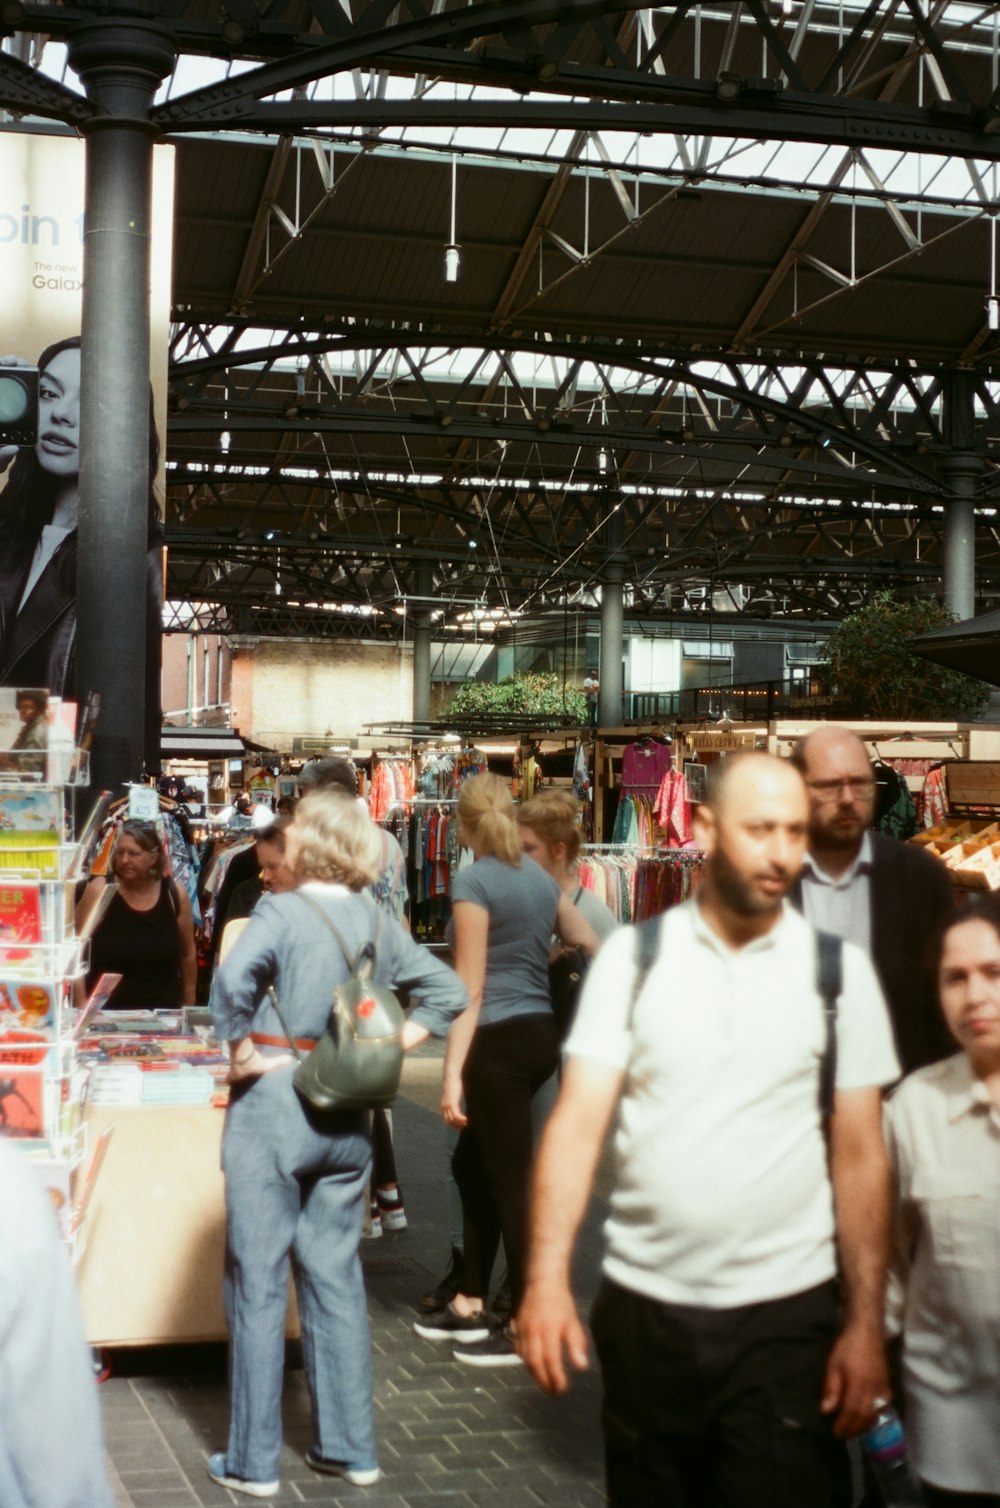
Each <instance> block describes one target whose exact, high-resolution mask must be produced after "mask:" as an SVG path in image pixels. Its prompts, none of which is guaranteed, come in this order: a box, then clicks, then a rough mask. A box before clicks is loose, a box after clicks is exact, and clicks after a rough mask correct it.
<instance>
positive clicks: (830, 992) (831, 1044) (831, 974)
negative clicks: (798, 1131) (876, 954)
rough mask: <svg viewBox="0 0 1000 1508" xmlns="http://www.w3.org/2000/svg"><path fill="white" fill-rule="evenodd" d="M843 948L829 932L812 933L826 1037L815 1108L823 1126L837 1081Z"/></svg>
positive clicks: (826, 1119)
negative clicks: (838, 1005) (817, 1107)
mask: <svg viewBox="0 0 1000 1508" xmlns="http://www.w3.org/2000/svg"><path fill="white" fill-rule="evenodd" d="M843 956H844V948H843V944H842V942H841V940H840V938H839V937H835V936H834V934H833V933H832V932H819V931H817V933H816V988H817V990H818V991H819V994H820V998H821V999H822V1001H823V1023H824V1027H825V1030H826V1038H825V1041H824V1044H823V1056H822V1058H821V1060H820V1065H819V1111H820V1115H821V1116H822V1118H823V1123H824V1125H825V1124H826V1122H827V1121H828V1120H829V1117H830V1116H831V1115H832V1114H833V1095H834V1089H835V1087H836V1083H837V1002H838V1000H839V998H840V992H841V990H842V988H843Z"/></svg>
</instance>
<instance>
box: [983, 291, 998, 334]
mask: <svg viewBox="0 0 1000 1508" xmlns="http://www.w3.org/2000/svg"><path fill="white" fill-rule="evenodd" d="M986 320H987V323H988V325H989V327H990V329H991V330H1000V298H998V297H997V295H996V294H995V293H991V294H990V296H989V298H988V299H987V300H986Z"/></svg>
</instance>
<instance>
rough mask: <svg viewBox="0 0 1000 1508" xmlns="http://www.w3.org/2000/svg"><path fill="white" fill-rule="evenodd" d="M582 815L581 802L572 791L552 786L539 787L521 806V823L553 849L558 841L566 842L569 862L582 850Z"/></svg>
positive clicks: (519, 819)
mask: <svg viewBox="0 0 1000 1508" xmlns="http://www.w3.org/2000/svg"><path fill="white" fill-rule="evenodd" d="M579 816H580V803H579V801H577V799H576V797H575V796H574V795H573V794H572V792H571V791H556V790H553V789H552V788H551V787H550V788H549V789H548V790H544V791H539V792H538V795H537V796H532V798H531V800H530V801H524V802H522V803H521V805H520V806H519V807H518V809H517V821H518V825H519V826H521V827H530V828H531V831H532V832H533V833H535V834H536V835H537V836H538V837H539V838H541V840H542V842H543V843H546V844H548V846H549V848H550V849H552V848H554V847H555V845H556V844H557V843H565V845H566V862H567V863H568V864H572V863H574V861H575V860H576V857H577V855H578V854H579V852H580V827H579V820H578V819H579Z"/></svg>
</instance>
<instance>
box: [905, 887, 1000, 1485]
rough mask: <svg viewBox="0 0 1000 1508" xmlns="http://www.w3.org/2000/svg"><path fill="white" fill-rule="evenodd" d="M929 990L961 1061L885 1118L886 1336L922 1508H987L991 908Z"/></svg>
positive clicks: (996, 1420) (998, 1146)
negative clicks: (895, 1336)
mask: <svg viewBox="0 0 1000 1508" xmlns="http://www.w3.org/2000/svg"><path fill="white" fill-rule="evenodd" d="M937 982H938V992H939V997H940V1001H941V1009H942V1011H943V1013H944V1018H945V1023H946V1024H947V1026H948V1029H949V1031H950V1032H951V1034H952V1036H953V1037H954V1038H955V1041H956V1042H957V1044H958V1046H959V1047H960V1048H961V1052H959V1053H956V1055H955V1056H954V1057H952V1058H946V1059H945V1060H944V1061H943V1062H940V1063H933V1064H931V1065H930V1066H929V1067H927V1068H920V1069H918V1070H917V1072H916V1073H912V1074H910V1075H909V1077H908V1078H907V1079H905V1080H904V1082H903V1084H902V1085H901V1087H900V1088H899V1089H898V1090H897V1091H896V1093H895V1094H894V1095H893V1096H892V1098H891V1099H890V1101H889V1102H888V1105H887V1106H886V1116H885V1119H886V1140H887V1144H888V1147H889V1155H890V1160H891V1162H892V1165H893V1173H894V1181H895V1189H896V1219H895V1239H894V1258H893V1262H892V1265H891V1269H890V1281H889V1329H890V1331H891V1332H893V1333H900V1332H901V1334H902V1342H903V1345H902V1376H903V1392H904V1399H905V1409H906V1427H907V1433H908V1435H909V1437H910V1443H911V1448H912V1459H913V1464H914V1466H915V1468H916V1472H917V1474H918V1476H919V1477H920V1479H921V1481H922V1483H923V1487H924V1492H925V1495H926V1499H927V1502H928V1504H929V1505H931V1508H944V1505H945V1504H955V1505H956V1508H957V1505H959V1504H962V1505H964V1508H1000V1427H998V1426H1000V903H998V902H997V900H995V899H993V898H992V897H991V898H990V899H989V900H984V901H982V902H980V903H978V904H976V905H973V906H969V907H967V908H966V909H965V910H963V911H959V912H956V913H955V915H954V917H953V918H951V919H950V920H949V921H948V922H947V923H946V924H945V927H944V929H943V931H942V933H941V935H940V942H939V945H938V948H937Z"/></svg>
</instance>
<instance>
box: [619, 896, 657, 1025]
mask: <svg viewBox="0 0 1000 1508" xmlns="http://www.w3.org/2000/svg"><path fill="white" fill-rule="evenodd" d="M662 924H663V916H662V913H661V915H659V916H651V917H649V918H648V920H646V921H644V922H639V923H638V924H637V926H636V929H635V965H636V969H635V981H634V983H633V985H632V995H631V999H630V1000H629V1004H628V1016H627V1018H626V1022H625V1024H626V1027H627V1028H628V1030H629V1031H631V1030H632V1016H633V1014H634V1012H635V1003H636V1001H637V1000H638V998H639V996H640V995H641V994H642V989H643V985H644V984H645V983H646V980H647V979H648V977H649V971H650V969H651V968H652V967H653V965H654V963H655V962H656V958H657V954H658V953H659V951H660V931H661V928H662Z"/></svg>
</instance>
